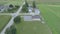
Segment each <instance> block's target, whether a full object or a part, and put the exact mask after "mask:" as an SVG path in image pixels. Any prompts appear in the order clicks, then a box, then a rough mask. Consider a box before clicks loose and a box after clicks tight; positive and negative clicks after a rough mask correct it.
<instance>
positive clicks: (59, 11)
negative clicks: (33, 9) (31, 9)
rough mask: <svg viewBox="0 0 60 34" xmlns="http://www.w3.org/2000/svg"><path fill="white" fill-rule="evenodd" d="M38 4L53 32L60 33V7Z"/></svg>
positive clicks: (54, 33)
mask: <svg viewBox="0 0 60 34" xmlns="http://www.w3.org/2000/svg"><path fill="white" fill-rule="evenodd" d="M38 6H39V9H40V11H41V13H42V16H43V17H44V19H45V22H46V24H47V25H48V26H49V27H50V29H51V31H52V34H60V7H59V6H48V5H38Z"/></svg>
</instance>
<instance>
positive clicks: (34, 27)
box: [15, 19, 51, 34]
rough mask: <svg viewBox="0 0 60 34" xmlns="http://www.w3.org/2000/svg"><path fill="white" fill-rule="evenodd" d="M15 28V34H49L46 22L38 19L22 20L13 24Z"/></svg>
mask: <svg viewBox="0 0 60 34" xmlns="http://www.w3.org/2000/svg"><path fill="white" fill-rule="evenodd" d="M15 26H16V28H17V34H51V32H50V29H49V27H48V26H47V25H46V24H42V23H41V22H40V21H30V22H29V21H27V22H26V21H24V20H23V19H22V20H21V23H19V24H15Z"/></svg>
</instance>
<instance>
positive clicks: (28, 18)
mask: <svg viewBox="0 0 60 34" xmlns="http://www.w3.org/2000/svg"><path fill="white" fill-rule="evenodd" d="M24 21H32V16H24Z"/></svg>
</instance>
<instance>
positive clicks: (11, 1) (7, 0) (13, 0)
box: [0, 0, 23, 5]
mask: <svg viewBox="0 0 60 34" xmlns="http://www.w3.org/2000/svg"><path fill="white" fill-rule="evenodd" d="M21 3H23V1H22V0H5V1H4V0H0V4H5V5H9V4H13V5H20V4H21Z"/></svg>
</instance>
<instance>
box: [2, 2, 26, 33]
mask: <svg viewBox="0 0 60 34" xmlns="http://www.w3.org/2000/svg"><path fill="white" fill-rule="evenodd" d="M24 4H25V2H24V3H23V4H22V5H21V6H20V8H19V9H18V11H17V12H16V13H14V14H12V18H11V20H10V21H9V22H8V24H7V25H6V26H5V28H4V29H3V30H2V31H1V34H5V31H6V29H7V28H9V27H10V26H11V25H13V23H14V21H13V20H14V18H15V17H17V16H18V14H19V13H20V12H21V9H22V7H23V5H24Z"/></svg>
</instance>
